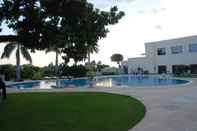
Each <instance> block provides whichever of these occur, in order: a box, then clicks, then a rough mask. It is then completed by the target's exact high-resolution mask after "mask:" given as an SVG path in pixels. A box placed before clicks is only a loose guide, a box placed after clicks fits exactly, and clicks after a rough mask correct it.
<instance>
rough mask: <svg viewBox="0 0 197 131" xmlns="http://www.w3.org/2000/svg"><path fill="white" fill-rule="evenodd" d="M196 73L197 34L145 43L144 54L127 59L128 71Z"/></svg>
mask: <svg viewBox="0 0 197 131" xmlns="http://www.w3.org/2000/svg"><path fill="white" fill-rule="evenodd" d="M183 70H184V71H188V72H190V73H194V74H197V36H190V37H183V38H177V39H171V40H163V41H157V42H149V43H145V56H144V57H139V58H129V59H128V72H129V73H136V72H139V71H146V72H148V73H159V74H161V73H179V72H180V71H183Z"/></svg>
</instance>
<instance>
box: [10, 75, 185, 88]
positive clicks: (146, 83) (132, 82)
mask: <svg viewBox="0 0 197 131" xmlns="http://www.w3.org/2000/svg"><path fill="white" fill-rule="evenodd" d="M185 83H188V81H186V80H179V79H170V78H161V77H158V76H132V75H131V76H130V75H124V76H107V77H106V76H102V77H96V78H95V81H94V85H95V86H96V87H109V88H110V87H131V88H132V87H162V86H167V85H180V84H185ZM89 84H90V81H89V80H88V79H86V78H83V79H72V80H64V79H60V80H54V81H32V82H25V83H16V84H14V85H11V86H9V87H10V88H19V89H28V88H38V89H51V88H67V87H78V88H87V87H89Z"/></svg>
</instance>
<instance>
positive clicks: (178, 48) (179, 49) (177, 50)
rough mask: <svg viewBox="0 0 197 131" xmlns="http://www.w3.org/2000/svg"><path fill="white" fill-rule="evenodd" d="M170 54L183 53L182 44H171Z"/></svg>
mask: <svg viewBox="0 0 197 131" xmlns="http://www.w3.org/2000/svg"><path fill="white" fill-rule="evenodd" d="M171 52H172V54H181V53H183V47H182V46H173V47H171Z"/></svg>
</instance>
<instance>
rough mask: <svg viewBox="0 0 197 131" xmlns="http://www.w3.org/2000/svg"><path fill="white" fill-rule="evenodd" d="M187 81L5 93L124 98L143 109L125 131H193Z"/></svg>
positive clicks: (196, 104) (193, 93) (196, 88)
mask: <svg viewBox="0 0 197 131" xmlns="http://www.w3.org/2000/svg"><path fill="white" fill-rule="evenodd" d="M188 80H192V82H191V83H189V84H185V85H180V87H174V86H168V87H165V88H160V87H154V88H151V87H150V88H87V89H76V88H66V89H52V90H51V89H50V90H46V89H45V90H36V89H35V90H29V89H28V90H17V89H9V90H8V92H9V93H15V92H32V91H33V92H62V91H65V92H75V91H94V92H108V93H117V94H124V95H128V96H133V97H135V98H137V99H139V100H141V101H142V102H143V103H144V104H145V106H146V108H147V113H146V116H145V118H144V119H143V120H142V121H141V122H140V123H139V124H138V125H137V126H135V127H134V128H133V129H130V130H129V131H197V79H196V78H193V79H188Z"/></svg>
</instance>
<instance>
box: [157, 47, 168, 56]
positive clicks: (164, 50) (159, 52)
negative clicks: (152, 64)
mask: <svg viewBox="0 0 197 131" xmlns="http://www.w3.org/2000/svg"><path fill="white" fill-rule="evenodd" d="M165 54H166V48H158V49H157V55H165Z"/></svg>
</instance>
